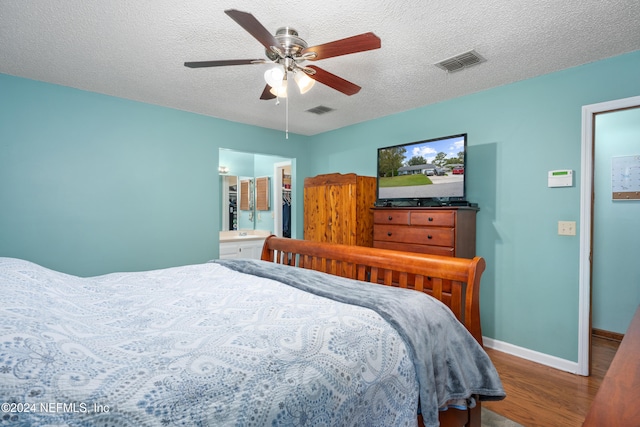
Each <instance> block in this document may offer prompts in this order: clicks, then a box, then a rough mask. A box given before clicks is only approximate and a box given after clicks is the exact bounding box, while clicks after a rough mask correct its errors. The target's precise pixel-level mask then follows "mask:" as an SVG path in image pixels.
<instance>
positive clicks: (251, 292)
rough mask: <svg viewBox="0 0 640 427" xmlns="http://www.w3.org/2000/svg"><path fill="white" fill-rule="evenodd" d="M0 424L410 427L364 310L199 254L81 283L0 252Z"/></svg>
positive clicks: (400, 385) (379, 334) (392, 357)
mask: <svg viewBox="0 0 640 427" xmlns="http://www.w3.org/2000/svg"><path fill="white" fill-rule="evenodd" d="M0 291H1V293H0V404H2V407H1V411H0V425H17V426H35V425H39V426H43V425H51V426H53V425H55V426H62V425H64V426H96V425H100V426H101V425H109V426H174V425H175V426H304V425H310V426H332V425H340V426H342V425H349V426H375V425H379V426H403V425H407V426H413V425H415V423H416V409H417V406H418V387H419V386H418V381H417V377H416V371H415V369H414V365H413V361H412V360H411V357H410V356H409V351H408V348H407V346H406V344H405V342H404V340H403V338H402V337H401V336H400V335H399V334H398V332H397V331H396V330H395V329H394V328H393V327H392V326H391V325H390V324H389V323H388V322H387V321H385V320H383V318H382V317H380V315H378V314H377V313H375V312H374V311H372V310H370V309H368V308H364V307H359V306H354V305H350V304H345V303H341V302H336V301H333V300H330V299H327V298H324V297H321V296H318V295H314V294H311V293H307V292H304V291H302V290H299V289H296V288H293V287H291V286H288V285H286V284H284V283H281V282H278V281H274V280H270V279H267V278H260V277H255V276H251V275H248V274H244V273H241V272H238V271H233V270H230V269H228V268H226V267H224V266H222V265H219V264H215V263H207V264H202V265H192V266H185V267H176V268H169V269H164V270H154V271H147V272H136V273H114V274H109V275H104V276H99V277H90V278H80V277H76V276H70V275H66V274H62V273H58V272H54V271H52V270H49V269H46V268H44V267H41V266H38V265H35V264H33V263H29V262H26V261H21V260H17V259H11V258H0Z"/></svg>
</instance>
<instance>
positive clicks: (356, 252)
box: [261, 236, 486, 427]
mask: <svg viewBox="0 0 640 427" xmlns="http://www.w3.org/2000/svg"><path fill="white" fill-rule="evenodd" d="M261 259H263V260H265V261H270V262H276V263H278V264H285V265H291V266H295V267H300V268H309V269H313V270H317V271H322V272H325V273H329V274H333V275H336V276H342V277H349V278H352V279H357V280H362V281H367V282H372V283H379V284H382V285H388V286H397V287H401V288H408V289H415V290H416V291H421V292H425V293H427V294H429V295H431V296H433V297H435V298H437V299H438V300H440V301H442V302H444V303H445V304H446V305H447V306H448V307H449V308H450V309H451V310H452V311H453V313H454V314H455V316H456V317H457V318H458V320H460V322H462V324H463V325H464V326H465V327H466V328H467V329H468V330H469V332H470V333H471V335H473V337H474V338H475V339H476V340H477V341H478V342H479V343H480V345H482V329H481V326H480V301H479V296H480V278H481V276H482V273H483V271H484V269H485V267H486V264H485V261H484V259H482V258H480V257H475V258H473V259H466V258H452V257H444V256H437V255H424V254H419V253H412V252H411V253H410V252H400V251H392V250H388V249H374V248H369V247H364V246H348V245H339V244H331V243H319V242H312V241H308V240H296V239H287V238H281V237H276V236H269V237H267V239H266V240H265V242H264V246H263V248H262V256H261ZM476 400H477V399H476ZM418 425H419V426H422V425H423V424H422V417H421V416H419V417H418ZM440 425H441V426H443V427H454V426H455V427H460V426H466V427H480V402H479V400H477V405H476V407H475V408H473V409H469V410H466V411H461V410H456V409H450V410H448V411H444V412H441V413H440Z"/></svg>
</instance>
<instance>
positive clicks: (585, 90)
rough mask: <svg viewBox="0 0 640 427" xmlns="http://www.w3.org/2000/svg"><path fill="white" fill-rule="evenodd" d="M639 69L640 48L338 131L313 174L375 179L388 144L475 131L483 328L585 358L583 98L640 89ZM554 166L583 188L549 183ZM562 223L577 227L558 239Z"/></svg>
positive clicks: (327, 138) (321, 146)
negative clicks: (581, 319)
mask: <svg viewBox="0 0 640 427" xmlns="http://www.w3.org/2000/svg"><path fill="white" fill-rule="evenodd" d="M638 70H640V51H637V52H633V53H631V54H627V55H623V56H618V57H615V58H611V59H608V60H604V61H599V62H596V63H591V64H587V65H584V66H580V67H576V68H571V69H568V70H564V71H561V72H556V73H553V74H548V75H544V76H541V77H537V78H533V79H529V80H525V81H521V82H517V83H514V84H510V85H506V86H501V87H497V88H494V89H490V90H487V91H483V92H479V93H476V94H472V95H469V96H464V97H460V98H457V99H453V100H450V101H446V102H441V103H438V104H433V105H428V106H425V107H422V108H418V109H415V110H411V111H407V112H404V113H400V114H396V115H392V116H387V117H383V118H380V119H377V120H371V121H368V122H365V123H361V124H357V125H354V126H350V127H348V128H344V129H339V130H336V131H333V132H327V133H324V134H321V135H318V136H315V137H314V138H313V140H312V144H311V146H310V150H311V151H310V153H309V155H310V158H311V159H312V164H311V166H312V171H311V172H312V175H315V174H319V173H327V172H341V173H346V172H355V173H358V174H362V175H371V176H373V175H375V173H376V148H378V147H383V146H389V145H394V144H400V143H404V142H410V141H418V140H423V139H430V138H435V137H441V136H447V135H453V134H460V133H467V134H468V144H469V146H468V152H467V153H468V157H467V164H466V168H467V169H466V171H465V173H466V174H467V180H468V186H467V190H468V200H470V201H472V202H476V203H478V204H479V206H480V209H481V210H480V212H479V213H478V225H477V226H478V231H477V253H478V255H481V256H483V257H484V258H485V259H486V261H487V271H486V273H485V274H484V276H483V280H482V290H481V306H482V316H483V317H482V326H483V333H484V334H485V335H486V336H488V337H491V338H494V339H496V340H499V341H503V342H506V343H510V344H513V345H516V346H520V347H524V348H527V349H531V350H534V351H538V352H541V353H544V354H549V355H552V356H556V357H559V358H562V359H565V360H571V361H577V358H578V357H577V356H578V288H579V250H580V246H579V228H580V227H581V224H579V220H580V178H579V177H580V155H581V118H582V106H583V105H589V104H594V103H598V102H603V101H609V100H614V99H620V98H626V97H630V96H636V95H640V78H639V77H638V76H639V74H638ZM555 169H572V170H573V171H574V172H575V175H576V178H575V185H574V186H573V187H571V188H548V187H547V172H548V171H550V170H555ZM561 220H562V221H576V222H577V223H578V235H576V236H558V234H557V230H558V226H557V223H558V221H561ZM636 235H637V233H636ZM604 256H605V257H608V255H606V254H605V255H604ZM636 286H637V281H636Z"/></svg>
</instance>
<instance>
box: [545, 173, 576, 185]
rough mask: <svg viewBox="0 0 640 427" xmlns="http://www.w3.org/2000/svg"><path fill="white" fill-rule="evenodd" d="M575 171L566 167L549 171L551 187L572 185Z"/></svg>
mask: <svg viewBox="0 0 640 427" xmlns="http://www.w3.org/2000/svg"><path fill="white" fill-rule="evenodd" d="M572 186H573V171H572V170H568V169H564V170H557V171H549V187H572Z"/></svg>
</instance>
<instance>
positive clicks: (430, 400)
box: [214, 259, 505, 427]
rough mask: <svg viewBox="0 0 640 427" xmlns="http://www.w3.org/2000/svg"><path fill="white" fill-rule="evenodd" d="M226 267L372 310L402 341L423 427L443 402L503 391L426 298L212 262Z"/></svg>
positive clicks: (465, 337) (463, 334) (288, 270)
mask: <svg viewBox="0 0 640 427" xmlns="http://www.w3.org/2000/svg"><path fill="white" fill-rule="evenodd" d="M214 262H216V263H218V264H221V265H224V266H225V267H228V268H230V269H232V270H236V271H239V272H242V273H247V274H252V275H255V276H260V277H266V278H270V279H273V280H277V281H279V282H282V283H285V284H287V285H290V286H293V287H295V288H298V289H301V290H304V291H307V292H311V293H313V294H316V295H319V296H323V297H326V298H331V299H333V300H335V301H339V302H343V303H347V304H353V305H357V306H361V307H366V308H369V309H371V310H374V311H375V312H377V313H378V314H379V315H380V316H381V317H382V318H383V319H384V320H386V321H387V322H388V323H389V324H390V325H391V326H392V327H394V328H395V329H396V330H397V331H398V333H399V334H400V336H401V337H402V338H403V339H404V341H405V343H406V345H407V347H408V349H409V351H410V353H411V354H410V356H411V358H412V360H413V363H414V367H415V370H416V375H417V378H418V382H419V384H420V406H421V410H422V416H423V420H424V423H425V425H426V426H434V427H436V426H438V425H439V423H438V410H439V409H442V408H446V406H447V404H448V402H450V401H453V400H461V399H467V398H469V397H471V396H472V395H474V394H477V395H479V397H480V400H500V399H503V398H504V397H505V392H504V389H503V387H502V383H501V382H500V378H499V377H498V373H497V371H496V369H495V367H494V366H493V363H492V362H491V360H490V359H489V356H488V355H487V354H486V353H485V351H484V350H483V348H482V347H481V346H480V345H479V344H478V342H477V341H476V340H475V339H474V338H473V336H471V334H470V333H469V332H468V331H467V330H466V329H465V327H464V326H463V325H462V324H461V323H460V322H459V321H458V320H457V319H456V318H455V316H454V315H453V313H452V312H451V310H449V308H448V307H446V306H445V305H444V304H443V303H441V302H440V301H438V300H436V299H435V298H431V297H430V296H428V295H426V294H424V293H422V292H416V291H413V290H406V289H399V288H391V287H388V286H380V285H376V284H371V283H367V282H360V281H356V280H351V279H345V278H342V277H338V276H331V275H328V274H324V273H320V272H317V271H313V270H307V269H302V268H294V267H290V266H285V265H280V264H275V263H271V262H265V261H257V260H239V259H238V260H236V259H226V260H215V261H214Z"/></svg>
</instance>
